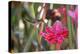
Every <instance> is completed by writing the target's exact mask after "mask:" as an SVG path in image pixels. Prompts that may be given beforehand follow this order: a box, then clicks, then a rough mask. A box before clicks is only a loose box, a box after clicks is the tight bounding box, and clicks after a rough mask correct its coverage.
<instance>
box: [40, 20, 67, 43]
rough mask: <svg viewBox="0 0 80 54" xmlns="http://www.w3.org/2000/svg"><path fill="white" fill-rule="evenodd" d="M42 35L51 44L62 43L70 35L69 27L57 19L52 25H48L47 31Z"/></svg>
mask: <svg viewBox="0 0 80 54" xmlns="http://www.w3.org/2000/svg"><path fill="white" fill-rule="evenodd" d="M41 35H42V36H43V37H44V39H45V40H46V41H47V42H48V43H50V44H55V43H56V44H62V42H63V40H64V39H65V38H67V36H68V29H67V28H66V27H64V26H63V25H62V23H61V22H60V21H56V22H55V23H54V24H53V25H52V26H51V27H48V26H47V27H46V29H45V32H42V33H41Z"/></svg>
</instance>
